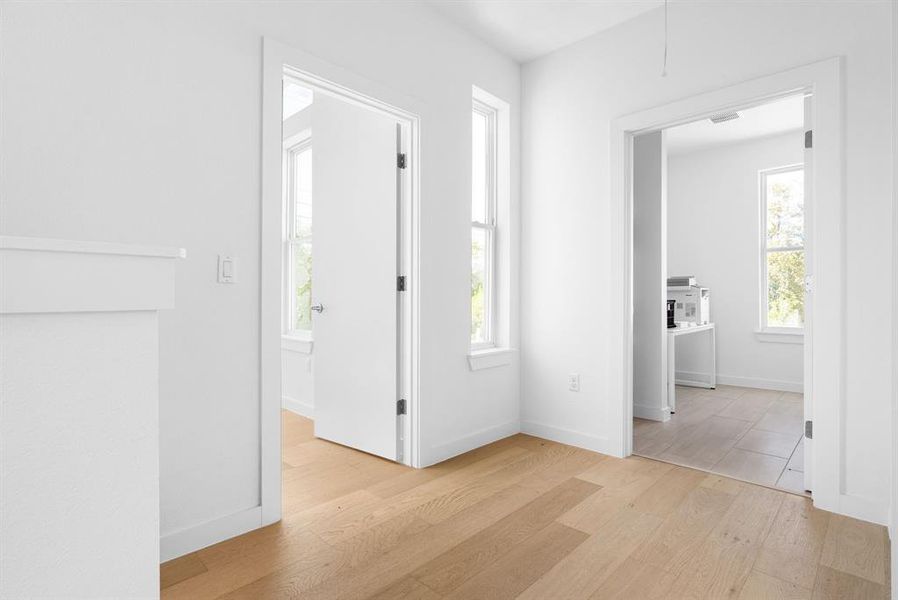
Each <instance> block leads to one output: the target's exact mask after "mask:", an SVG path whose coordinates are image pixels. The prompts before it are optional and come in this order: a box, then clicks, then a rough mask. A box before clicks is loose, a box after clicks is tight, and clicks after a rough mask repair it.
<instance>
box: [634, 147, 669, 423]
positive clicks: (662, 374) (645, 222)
mask: <svg viewBox="0 0 898 600" xmlns="http://www.w3.org/2000/svg"><path fill="white" fill-rule="evenodd" d="M665 135H666V134H665V132H664V131H656V132H653V133H646V134H642V135H637V136H636V137H634V138H633V415H634V416H636V417H640V418H642V419H652V420H655V421H667V420H669V419H670V408H669V406H668V399H667V394H668V385H667V384H668V381H667V379H668V364H667V355H668V347H667V343H668V335H667V304H666V300H667V154H666V149H665Z"/></svg>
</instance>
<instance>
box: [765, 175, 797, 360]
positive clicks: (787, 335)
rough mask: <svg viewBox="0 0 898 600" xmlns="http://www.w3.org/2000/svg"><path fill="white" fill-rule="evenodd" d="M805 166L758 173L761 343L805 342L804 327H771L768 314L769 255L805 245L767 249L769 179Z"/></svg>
mask: <svg viewBox="0 0 898 600" xmlns="http://www.w3.org/2000/svg"><path fill="white" fill-rule="evenodd" d="M803 170H804V164H803V163H797V164H792V165H786V166H783V167H775V168H772V169H763V170H761V171H759V172H758V197H759V199H760V203H759V204H760V212H759V216H760V224H759V225H760V227H759V230H758V234H759V235H758V239H759V247H760V255H759V259H760V260H759V265H760V269H759V273H760V280H759V286H758V289H759V291H760V293H759V300H760V308H761V309H760V315H758V316H759V322H760V326H759V329H758V331H756V332H755V335H756V337H757V339H758V340H759V341H761V342H778V343H786V344H801V343H803V341H804V327H781V326H769V325H768V324H767V314H768V304H767V301H768V290H767V255H768V254H769V253H771V252H788V251H794V250H805V245H804V244H802V245H801V246H783V247H775V248H768V247H767V177H768V176H770V175H776V174H779V173H788V172H790V171H803Z"/></svg>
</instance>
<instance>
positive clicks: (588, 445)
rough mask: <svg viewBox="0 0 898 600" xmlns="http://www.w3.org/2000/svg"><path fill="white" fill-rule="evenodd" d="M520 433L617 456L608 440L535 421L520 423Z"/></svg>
mask: <svg viewBox="0 0 898 600" xmlns="http://www.w3.org/2000/svg"><path fill="white" fill-rule="evenodd" d="M521 432H522V433H526V434H529V435H533V436H536V437H539V438H543V439H546V440H552V441H553V442H559V443H561V444H567V445H569V446H576V447H578V448H584V449H586V450H592V451H593V452H599V453H601V454H610V455H612V456H617V452H615V450H614V449H613V448H612V447H611V444H610V443H609V442H608V438H604V437H599V436H596V435H592V434H590V433H584V432H582V431H575V430H573V429H564V428H563V427H555V426H554V425H547V424H545V423H539V422H537V421H521Z"/></svg>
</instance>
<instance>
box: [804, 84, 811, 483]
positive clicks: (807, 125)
mask: <svg viewBox="0 0 898 600" xmlns="http://www.w3.org/2000/svg"><path fill="white" fill-rule="evenodd" d="M813 106H814V103H813V97H812V96H810V95H807V96H805V98H804V130H805V132H811V133H810V136H809V135H808V133H805V149H804V231H805V236H804V237H805V245H804V265H805V286H804V289H805V293H804V418H805V421H813V419H814V402H813V400H814V399H813V394H814V390H813V387H812V383H813V377H812V375H813V369H812V367H813V364H814V363H813V361H812V360H811V357H812V356H813V354H812V352H811V350H812V348H813V344H812V343H811V342H812V341H813V339H814V338H813V335H814V332H813V329H812V328H811V325H812V322H813V319H812V318H811V317H812V316H813V311H814V285H813V284H814V261H813V252H814V247H813V240H814V236H813V232H812V231H811V227H813V223H814V219H813V216H814V215H813V212H814V189H813V182H814V177H813V175H814V150H813V122H814V120H813V113H812V110H813ZM809 146H810V147H809ZM808 242H810V243H808ZM801 441H802V443H803V444H804V489H806V490H808V491H812V490H813V487H812V485H811V482H812V481H813V473H812V472H811V463H812V461H811V457H812V456H813V455H814V441H813V440H812V439H808V438H807V437H803V438H802V440H801Z"/></svg>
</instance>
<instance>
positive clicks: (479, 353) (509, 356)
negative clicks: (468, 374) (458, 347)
mask: <svg viewBox="0 0 898 600" xmlns="http://www.w3.org/2000/svg"><path fill="white" fill-rule="evenodd" d="M516 352H517V350H515V349H514V348H488V349H485V350H475V351H472V352H471V353H470V354H468V368H470V369H471V370H472V371H480V370H481V369H491V368H493V367H503V366H505V365H510V364H511V363H512V362H514V355H515V353H516Z"/></svg>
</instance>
